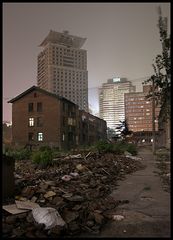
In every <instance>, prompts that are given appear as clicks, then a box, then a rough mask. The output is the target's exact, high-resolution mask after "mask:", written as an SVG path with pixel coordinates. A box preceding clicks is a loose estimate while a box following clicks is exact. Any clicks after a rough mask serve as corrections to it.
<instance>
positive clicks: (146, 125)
mask: <svg viewBox="0 0 173 240" xmlns="http://www.w3.org/2000/svg"><path fill="white" fill-rule="evenodd" d="M150 89H151V86H150V85H144V86H143V91H141V92H135V93H126V94H125V115H126V119H127V123H128V127H129V130H131V131H133V132H141V131H152V130H153V117H152V116H153V105H152V101H151V100H150V101H149V100H148V99H147V98H146V96H147V95H148V94H149V91H150ZM159 112H160V106H156V107H155V130H156V131H158V116H159Z"/></svg>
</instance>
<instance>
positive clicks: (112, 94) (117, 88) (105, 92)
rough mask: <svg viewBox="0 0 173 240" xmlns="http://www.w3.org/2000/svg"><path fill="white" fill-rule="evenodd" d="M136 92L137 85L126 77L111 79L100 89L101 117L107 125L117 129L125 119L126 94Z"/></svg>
mask: <svg viewBox="0 0 173 240" xmlns="http://www.w3.org/2000/svg"><path fill="white" fill-rule="evenodd" d="M129 92H135V86H133V85H132V83H131V82H130V81H128V80H127V79H126V78H117V77H116V78H113V79H109V80H108V81H107V83H103V85H102V87H101V88H100V89H99V108H100V118H102V119H104V120H105V121H106V122H107V126H108V127H109V128H111V129H114V130H115V129H116V127H117V126H118V125H119V124H120V121H123V120H125V109H124V94H125V93H129Z"/></svg>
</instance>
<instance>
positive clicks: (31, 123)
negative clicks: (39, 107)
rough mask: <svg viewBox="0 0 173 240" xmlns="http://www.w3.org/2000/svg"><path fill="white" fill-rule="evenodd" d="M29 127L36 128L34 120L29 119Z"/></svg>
mask: <svg viewBox="0 0 173 240" xmlns="http://www.w3.org/2000/svg"><path fill="white" fill-rule="evenodd" d="M29 126H30V127H33V126H34V118H29Z"/></svg>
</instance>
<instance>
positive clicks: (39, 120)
mask: <svg viewBox="0 0 173 240" xmlns="http://www.w3.org/2000/svg"><path fill="white" fill-rule="evenodd" d="M42 126H43V118H42V117H37V127H42Z"/></svg>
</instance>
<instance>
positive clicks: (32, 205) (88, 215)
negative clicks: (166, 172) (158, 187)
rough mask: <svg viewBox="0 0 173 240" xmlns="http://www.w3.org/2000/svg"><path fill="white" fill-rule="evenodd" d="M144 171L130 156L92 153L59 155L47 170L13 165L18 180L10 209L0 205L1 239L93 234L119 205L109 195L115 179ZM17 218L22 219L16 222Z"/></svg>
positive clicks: (25, 163)
mask: <svg viewBox="0 0 173 240" xmlns="http://www.w3.org/2000/svg"><path fill="white" fill-rule="evenodd" d="M144 167H145V166H143V165H142V163H141V162H140V161H137V160H136V157H135V159H130V161H129V156H128V158H127V157H125V156H122V155H116V154H113V153H104V154H99V153H93V152H89V153H86V152H83V153H80V154H76V155H69V156H66V157H65V156H62V157H58V160H56V161H54V162H53V165H52V166H49V167H48V168H47V169H41V170H40V169H37V168H36V167H35V165H34V164H33V163H32V162H31V161H30V160H22V161H21V160H20V161H16V163H15V174H16V175H19V176H21V177H22V178H20V181H16V182H15V195H16V198H15V199H11V202H10V204H12V205H11V206H9V205H8V207H7V206H6V205H5V206H3V209H4V210H5V211H3V223H4V224H3V226H4V228H5V229H4V230H3V236H4V237H6V238H10V237H13V236H20V237H23V238H25V237H34V238H37V237H38V236H42V237H49V238H51V237H61V236H63V237H69V236H75V235H77V234H80V233H83V232H90V233H93V234H98V233H99V232H100V230H101V228H102V226H103V225H104V224H105V223H106V222H107V221H109V220H113V217H112V216H114V220H117V219H116V218H117V217H115V216H116V207H117V206H118V205H119V204H122V203H121V201H120V200H115V199H114V198H112V197H111V196H110V194H111V193H112V191H113V190H115V188H116V186H117V181H119V180H120V179H123V178H124V177H125V175H126V174H130V173H132V172H134V171H136V170H139V169H143V168H144ZM17 180H18V179H17ZM15 200H16V204H15ZM19 203H20V205H19ZM8 204H9V202H8ZM16 205H17V206H18V207H22V208H28V209H19V208H17V206H16ZM10 213H12V214H15V215H10ZM19 213H20V214H19ZM21 214H25V215H24V216H23V217H21V218H19V215H21ZM11 217H16V218H13V219H12V218H11ZM9 218H10V219H9ZM118 219H119V218H118ZM10 224H12V226H13V228H11V227H9V225H10ZM18 226H20V227H21V229H20V230H21V231H19V229H18ZM13 229H15V230H14V231H13Z"/></svg>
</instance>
